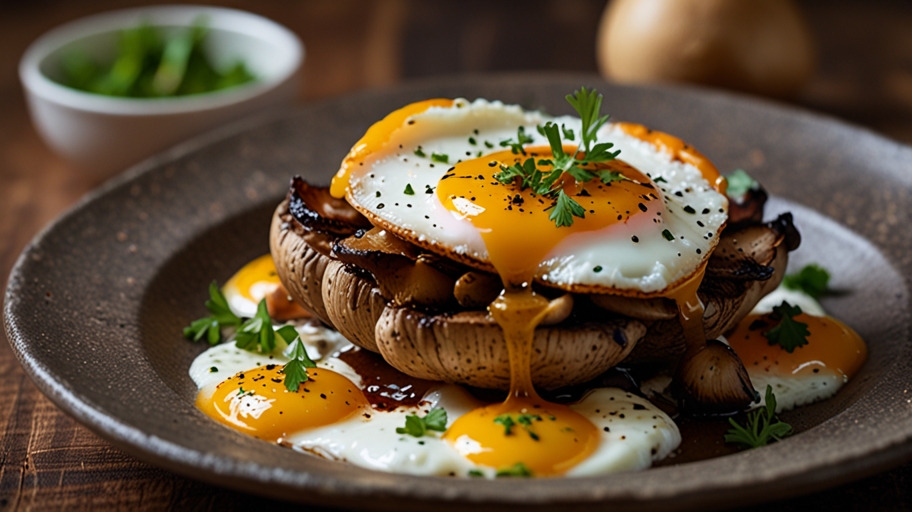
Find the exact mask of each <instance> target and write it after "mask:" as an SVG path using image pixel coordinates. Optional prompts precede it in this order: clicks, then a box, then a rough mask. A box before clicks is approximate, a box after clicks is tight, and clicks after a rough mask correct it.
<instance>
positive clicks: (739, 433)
mask: <svg viewBox="0 0 912 512" xmlns="http://www.w3.org/2000/svg"><path fill="white" fill-rule="evenodd" d="M728 422H729V423H730V424H731V426H732V428H731V429H730V430H729V431H728V433H727V434H725V442H726V443H733V444H739V445H741V446H743V447H745V448H759V447H761V446H766V445H767V444H769V443H770V442H772V441H779V440H781V439H783V438H784V437H787V436H789V435H790V434H791V433H792V426H791V425H789V424H788V423H785V422H782V421H779V418H777V417H776V395H775V394H773V387H772V386H766V405H765V406H764V407H761V408H760V409H757V410H755V411H753V412H751V413H750V414H748V416H747V426H741V425H739V424H738V423H737V422H736V421H735V419H734V418H729V419H728Z"/></svg>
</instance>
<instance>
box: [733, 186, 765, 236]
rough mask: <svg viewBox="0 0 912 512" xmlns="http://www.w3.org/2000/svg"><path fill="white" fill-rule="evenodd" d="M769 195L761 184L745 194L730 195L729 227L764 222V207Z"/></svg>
mask: <svg viewBox="0 0 912 512" xmlns="http://www.w3.org/2000/svg"><path fill="white" fill-rule="evenodd" d="M767 199H769V196H768V195H767V194H766V190H764V189H763V187H761V186H759V185H758V186H757V187H754V188H750V189H748V191H747V192H745V193H744V195H741V196H737V197H732V196H728V227H729V228H735V229H737V228H739V227H741V226H745V225H749V224H759V223H761V222H763V208H764V206H766V200H767Z"/></svg>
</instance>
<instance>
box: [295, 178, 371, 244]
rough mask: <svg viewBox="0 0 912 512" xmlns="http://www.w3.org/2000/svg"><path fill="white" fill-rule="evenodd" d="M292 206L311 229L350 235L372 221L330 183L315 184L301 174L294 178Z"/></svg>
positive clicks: (296, 216) (300, 219)
mask: <svg viewBox="0 0 912 512" xmlns="http://www.w3.org/2000/svg"><path fill="white" fill-rule="evenodd" d="M287 200H288V210H289V212H290V213H291V215H292V217H294V219H295V220H297V221H298V222H299V223H301V225H302V226H304V227H305V228H307V229H308V230H313V231H321V232H324V233H332V234H335V235H340V236H348V235H352V234H354V233H355V231H356V230H358V229H370V228H371V227H372V226H371V223H370V222H369V221H368V220H367V218H366V217H364V216H363V215H361V214H360V213H359V212H358V210H355V209H354V208H352V207H351V205H349V204H348V202H346V201H345V199H339V198H337V197H333V196H332V195H331V194H330V193H329V189H328V188H326V187H315V186H313V185H311V184H309V183H307V182H306V181H304V180H303V179H302V178H301V177H300V176H295V177H294V178H292V179H291V187H290V189H289V191H288V197H287Z"/></svg>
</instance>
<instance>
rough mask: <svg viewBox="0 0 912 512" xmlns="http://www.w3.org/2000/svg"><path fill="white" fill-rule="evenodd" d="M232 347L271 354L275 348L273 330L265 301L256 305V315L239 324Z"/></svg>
mask: <svg viewBox="0 0 912 512" xmlns="http://www.w3.org/2000/svg"><path fill="white" fill-rule="evenodd" d="M234 345H235V346H236V347H237V348H242V349H244V350H249V351H251V352H253V351H256V350H259V351H260V352H262V353H264V354H266V353H269V352H272V349H274V348H275V330H274V329H273V328H272V318H270V317H269V311H268V310H267V309H266V299H263V300H261V301H260V303H259V304H258V305H257V312H256V315H254V316H253V318H251V319H249V320H247V321H246V322H244V323H243V324H241V327H240V328H239V329H238V331H237V334H235V335H234Z"/></svg>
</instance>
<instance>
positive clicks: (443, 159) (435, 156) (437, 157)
mask: <svg viewBox="0 0 912 512" xmlns="http://www.w3.org/2000/svg"><path fill="white" fill-rule="evenodd" d="M431 160H433V161H434V162H439V163H442V164H448V163H450V156H449V155H443V154H440V153H431Z"/></svg>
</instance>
